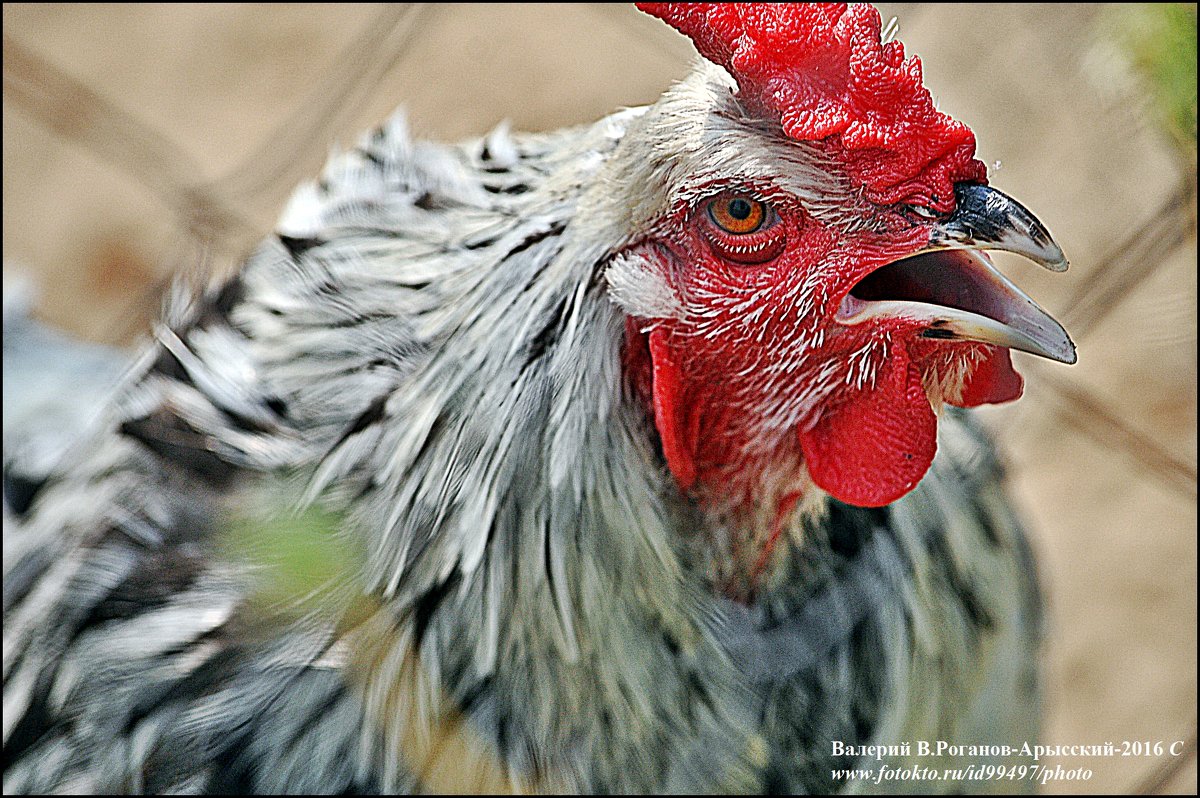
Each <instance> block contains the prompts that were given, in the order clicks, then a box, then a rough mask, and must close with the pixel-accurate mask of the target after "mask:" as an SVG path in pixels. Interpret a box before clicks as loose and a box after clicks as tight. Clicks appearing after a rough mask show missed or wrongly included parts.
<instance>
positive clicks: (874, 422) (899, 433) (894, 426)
mask: <svg viewBox="0 0 1200 798" xmlns="http://www.w3.org/2000/svg"><path fill="white" fill-rule="evenodd" d="M800 449H801V451H802V452H803V453H804V460H805V463H806V464H807V466H808V471H809V474H811V475H812V478H813V482H815V483H816V484H817V486H818V487H820V488H821V489H822V490H825V491H826V492H828V493H829V494H830V495H832V496H833V497H834V498H835V499H838V500H840V501H843V502H846V503H847V504H854V505H858V506H860V507H881V506H883V505H885V504H890V503H891V502H894V501H896V500H897V499H899V498H900V497H901V496H903V495H904V494H906V493H908V492H909V491H910V490H912V489H913V488H915V487H916V485H917V483H918V482H920V481H921V478H922V477H923V476H925V472H926V471H928V470H929V466H930V464H932V463H933V456H934V454H935V453H936V452H937V416H936V415H935V414H934V412H933V409H932V408H931V407H930V406H929V399H928V398H927V396H926V394H925V388H924V385H923V384H922V380H921V372H920V369H918V368H917V366H916V365H915V364H913V363H912V362H911V361H910V360H909V359H908V356H907V354H906V353H904V352H903V350H900V351H897V352H896V353H895V354H894V357H893V360H892V362H890V363H889V364H888V365H886V366H884V367H883V368H882V369H881V371H880V372H879V374H878V376H877V378H876V383H875V388H874V389H873V390H869V391H864V392H863V393H861V394H860V395H858V396H856V397H855V398H853V399H851V400H850V401H849V402H847V403H845V404H843V405H841V406H839V407H837V408H834V409H833V410H831V411H829V412H828V413H827V414H826V415H825V416H824V417H823V418H822V419H820V420H819V421H818V422H817V424H816V426H814V427H813V428H812V429H811V430H809V431H807V432H802V433H800Z"/></svg>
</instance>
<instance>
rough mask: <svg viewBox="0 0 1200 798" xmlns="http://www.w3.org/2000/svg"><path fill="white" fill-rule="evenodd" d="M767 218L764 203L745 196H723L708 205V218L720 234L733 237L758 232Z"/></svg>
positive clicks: (767, 211)
mask: <svg viewBox="0 0 1200 798" xmlns="http://www.w3.org/2000/svg"><path fill="white" fill-rule="evenodd" d="M769 217H770V209H769V208H768V207H767V205H766V203H764V202H761V201H760V200H757V199H755V198H754V197H751V196H749V195H747V194H723V195H721V196H719V197H716V198H715V199H713V200H711V201H710V202H709V203H708V218H709V219H710V220H712V223H713V224H714V225H716V226H717V227H718V228H720V229H721V231H722V232H725V233H728V234H730V235H734V236H743V235H749V234H751V233H754V232H756V231H758V230H760V229H761V228H762V226H763V225H764V224H766V223H767V220H768V219H769Z"/></svg>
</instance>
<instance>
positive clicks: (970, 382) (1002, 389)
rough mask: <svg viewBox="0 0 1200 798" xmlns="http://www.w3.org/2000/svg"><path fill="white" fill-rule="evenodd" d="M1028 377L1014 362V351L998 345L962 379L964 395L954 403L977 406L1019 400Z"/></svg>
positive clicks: (960, 405) (962, 405) (959, 405)
mask: <svg viewBox="0 0 1200 798" xmlns="http://www.w3.org/2000/svg"><path fill="white" fill-rule="evenodd" d="M1024 390H1025V380H1023V379H1022V378H1021V375H1020V374H1018V373H1017V372H1016V370H1015V369H1014V368H1013V365H1012V353H1011V352H1010V351H1009V350H1008V349H1007V348H1004V347H997V348H996V349H995V350H994V351H992V352H989V353H988V355H987V357H985V358H984V359H983V360H982V361H980V362H979V364H978V365H977V366H975V369H974V371H972V372H971V376H969V377H967V379H966V380H965V381H964V382H963V389H962V398H961V399H959V400H958V401H957V402H953V403H952V404H954V405H957V406H958V407H977V406H979V405H983V404H993V405H994V404H1000V403H1001V402H1011V401H1013V400H1014V399H1020V398H1021V393H1022V392H1023V391H1024Z"/></svg>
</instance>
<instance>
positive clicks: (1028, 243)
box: [837, 184, 1077, 363]
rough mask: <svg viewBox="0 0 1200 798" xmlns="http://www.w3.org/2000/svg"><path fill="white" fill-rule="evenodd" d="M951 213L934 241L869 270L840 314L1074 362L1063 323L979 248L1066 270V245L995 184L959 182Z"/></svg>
mask: <svg viewBox="0 0 1200 798" xmlns="http://www.w3.org/2000/svg"><path fill="white" fill-rule="evenodd" d="M955 194H956V196H957V198H958V204H957V206H956V208H955V210H954V213H953V214H951V216H950V217H949V218H947V219H945V220H944V221H943V222H941V223H940V224H938V225H937V227H936V228H934V232H933V235H932V237H931V239H930V242H929V245H928V246H927V247H926V248H925V249H924V250H922V251H921V252H918V253H916V254H914V255H910V256H908V257H906V258H903V259H901V260H898V261H895V262H893V263H889V264H887V265H885V266H882V267H880V268H878V269H876V270H875V271H873V272H871V273H870V274H868V275H867V276H866V277H865V278H863V279H862V280H861V281H859V283H858V284H857V285H855V286H854V287H853V288H851V289H850V292H849V293H848V294H847V295H846V297H845V299H843V300H842V305H841V307H840V309H839V311H838V314H837V320H838V321H839V322H841V323H842V324H848V325H853V324H861V323H863V322H866V321H868V320H869V319H872V318H879V317H892V318H904V319H909V320H912V321H914V322H916V323H918V324H920V325H922V326H923V329H922V331H921V333H920V335H921V336H922V337H925V338H935V339H946V340H961V341H982V342H984V343H989V344H995V345H997V346H1004V347H1009V348H1011V349H1019V350H1021V351H1023V352H1030V353H1032V354H1035V355H1041V356H1042V357H1046V358H1049V359H1051V360H1057V361H1059V362H1061V363H1074V362H1075V361H1076V359H1077V358H1076V354H1075V344H1073V343H1072V342H1071V338H1070V336H1068V335H1067V331H1066V330H1064V329H1063V327H1062V325H1061V324H1059V323H1058V322H1057V321H1055V320H1054V319H1053V318H1051V316H1050V315H1049V314H1048V313H1046V311H1044V310H1042V309H1041V308H1040V307H1038V306H1037V303H1035V302H1034V301H1033V300H1032V299H1030V298H1029V296H1028V295H1027V294H1025V292H1023V291H1022V290H1021V289H1019V288H1017V287H1016V286H1015V285H1013V283H1012V282H1011V281H1010V280H1009V279H1008V278H1006V277H1005V276H1004V275H1003V274H1001V273H1000V272H999V271H997V270H996V267H995V266H993V265H992V262H991V259H990V258H988V256H987V255H986V254H984V253H983V251H982V250H988V249H995V250H1003V251H1005V252H1016V253H1018V254H1020V255H1024V256H1025V257H1027V258H1029V259H1030V260H1032V261H1033V262H1034V263H1037V264H1038V265H1040V266H1042V267H1044V268H1046V269H1049V270H1050V271H1055V272H1061V271H1065V270H1066V269H1067V260H1066V258H1065V257H1064V256H1063V252H1062V250H1061V249H1060V248H1059V246H1058V244H1056V243H1054V239H1053V238H1051V237H1050V233H1049V232H1048V231H1047V230H1046V228H1045V226H1044V225H1042V223H1041V222H1039V221H1038V220H1037V218H1036V217H1035V216H1034V215H1033V214H1032V213H1030V212H1029V211H1028V210H1026V208H1025V207H1024V206H1023V205H1021V204H1020V203H1019V202H1017V201H1016V200H1014V199H1012V198H1011V197H1009V196H1007V195H1005V194H1003V193H1001V192H999V191H997V190H996V189H994V188H990V187H988V186H981V185H967V184H959V185H958V186H956V188H955Z"/></svg>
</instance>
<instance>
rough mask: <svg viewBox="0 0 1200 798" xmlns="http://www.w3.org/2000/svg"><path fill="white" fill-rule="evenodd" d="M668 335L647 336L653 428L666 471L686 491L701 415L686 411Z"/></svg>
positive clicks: (691, 477) (692, 481)
mask: <svg viewBox="0 0 1200 798" xmlns="http://www.w3.org/2000/svg"><path fill="white" fill-rule="evenodd" d="M669 335H670V333H669V332H667V331H666V330H664V329H663V328H662V327H659V328H657V329H655V330H654V331H653V332H651V333H650V335H649V336H647V340H648V343H649V347H650V360H651V363H652V364H653V369H654V378H653V396H654V426H656V427H657V428H658V436H659V438H660V439H661V440H662V448H663V457H665V458H666V461H667V467H668V468H670V469H671V473H672V474H673V475H674V476H675V481H676V482H678V483H679V487H680V488H681V489H682V490H685V491H686V490H688V489H690V488H691V487H692V485H694V484H695V483H696V444H697V441H698V440H699V434H700V414H699V411H698V410H697V409H696V408H695V407H691V408H689V407H688V403H687V397H686V396H685V391H684V380H683V373H682V371H681V370H680V368H679V364H678V363H677V362H676V361H675V357H674V353H672V352H671V347H670V345H669V344H668V342H667V337H668V336H669Z"/></svg>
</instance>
